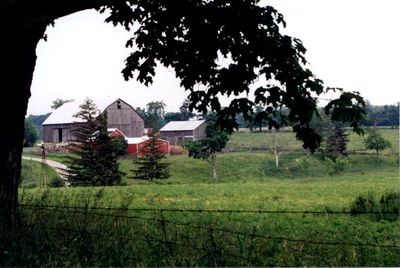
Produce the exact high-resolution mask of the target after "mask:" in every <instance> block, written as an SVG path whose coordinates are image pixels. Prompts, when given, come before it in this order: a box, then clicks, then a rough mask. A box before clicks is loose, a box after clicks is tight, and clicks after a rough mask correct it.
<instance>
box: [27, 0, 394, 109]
mask: <svg viewBox="0 0 400 268" xmlns="http://www.w3.org/2000/svg"><path fill="white" fill-rule="evenodd" d="M261 4H262V5H264V4H268V5H272V6H273V7H275V8H276V9H277V10H278V11H279V12H280V13H282V14H283V15H284V18H285V21H286V23H287V27H286V28H285V29H284V30H283V32H284V33H285V34H288V35H291V36H293V37H296V38H299V39H300V40H302V42H303V44H304V46H305V47H306V48H307V53H306V59H307V60H308V63H309V68H310V69H311V70H312V71H313V73H314V74H315V75H316V76H317V77H318V78H320V79H322V80H323V81H324V84H325V86H330V87H342V88H344V89H345V90H346V91H358V92H360V93H361V95H362V96H363V97H364V98H365V99H367V100H368V101H370V102H371V103H372V104H374V105H384V104H395V103H397V102H399V101H400V86H399V83H398V80H399V78H400V68H399V65H400V50H399V47H400V34H399V31H398V27H399V26H400V16H399V15H398V12H399V11H400V1H399V0H351V1H349V0H334V1H333V0H324V1H321V0H264V1H261ZM105 18H106V16H105V15H104V14H98V13H97V12H96V11H94V10H87V11H82V12H78V13H75V14H72V15H69V16H66V17H63V18H60V19H58V20H56V21H55V26H54V27H52V26H49V27H48V28H47V36H48V40H47V41H44V40H42V41H40V42H39V44H38V46H37V50H36V53H37V56H38V58H37V62H36V67H35V72H34V75H33V81H32V86H31V93H32V97H31V98H30V101H29V105H28V111H27V114H28V115H29V114H35V115H37V114H44V113H48V112H51V108H50V106H51V104H52V101H53V100H55V99H57V98H61V99H83V98H85V97H91V98H98V97H102V96H111V97H119V98H122V99H124V100H126V101H128V102H129V103H131V104H132V105H133V106H134V107H145V106H146V104H147V103H148V102H151V101H164V103H165V104H166V105H167V107H166V111H178V110H179V107H180V106H181V104H182V102H183V100H184V99H185V98H186V96H187V95H188V93H187V92H185V91H184V89H183V88H180V86H179V80H178V79H176V78H175V74H174V72H173V70H171V69H167V68H164V67H157V70H156V76H155V79H154V83H153V84H152V85H151V86H149V87H146V86H144V85H142V84H140V83H139V82H136V81H135V80H130V81H128V82H126V81H125V80H124V79H123V77H122V74H121V70H122V69H123V67H124V60H125V58H126V57H127V56H128V55H129V53H130V50H128V49H126V48H125V42H126V40H128V38H130V36H131V34H130V33H128V32H127V31H125V30H124V29H123V28H122V27H114V26H113V25H111V24H107V23H104V19H105ZM327 98H329V96H327Z"/></svg>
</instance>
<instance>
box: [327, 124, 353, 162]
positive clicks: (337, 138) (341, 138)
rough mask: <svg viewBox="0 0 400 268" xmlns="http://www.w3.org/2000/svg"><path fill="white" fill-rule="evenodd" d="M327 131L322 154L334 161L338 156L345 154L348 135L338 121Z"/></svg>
mask: <svg viewBox="0 0 400 268" xmlns="http://www.w3.org/2000/svg"><path fill="white" fill-rule="evenodd" d="M328 133H329V134H328V136H327V138H326V142H325V143H326V145H325V150H324V154H325V156H326V157H328V158H330V159H332V161H334V162H335V161H336V159H337V158H338V157H339V156H343V155H344V156H345V155H347V142H348V141H349V140H348V139H347V136H348V135H347V134H346V133H345V132H344V129H343V127H342V125H341V124H340V123H335V124H334V127H333V128H331V129H330V131H329V132H328Z"/></svg>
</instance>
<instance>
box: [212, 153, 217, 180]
mask: <svg viewBox="0 0 400 268" xmlns="http://www.w3.org/2000/svg"><path fill="white" fill-rule="evenodd" d="M211 167H212V175H213V178H214V180H217V153H216V152H213V153H211Z"/></svg>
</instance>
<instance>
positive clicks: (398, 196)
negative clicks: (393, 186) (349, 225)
mask: <svg viewBox="0 0 400 268" xmlns="http://www.w3.org/2000/svg"><path fill="white" fill-rule="evenodd" d="M350 212H351V214H352V215H360V214H365V213H370V217H371V218H373V219H376V220H381V219H384V220H388V221H395V220H397V219H398V218H399V217H400V215H399V213H400V192H398V193H394V192H392V193H387V194H384V195H382V196H381V198H380V201H379V202H378V201H377V199H376V198H375V197H374V196H373V195H372V194H371V193H369V194H367V195H366V196H365V195H360V196H358V197H357V198H356V199H355V200H354V202H353V203H352V204H351V206H350Z"/></svg>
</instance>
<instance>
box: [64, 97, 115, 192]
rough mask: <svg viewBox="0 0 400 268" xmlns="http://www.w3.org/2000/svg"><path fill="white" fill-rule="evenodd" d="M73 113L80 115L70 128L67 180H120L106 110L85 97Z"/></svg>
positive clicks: (100, 182) (85, 183) (80, 182)
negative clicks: (72, 154)
mask: <svg viewBox="0 0 400 268" xmlns="http://www.w3.org/2000/svg"><path fill="white" fill-rule="evenodd" d="M79 107H80V109H81V110H80V111H79V112H78V113H77V114H75V115H74V116H75V117H77V118H81V119H83V121H84V122H83V123H81V124H78V125H77V126H76V127H74V128H73V129H72V130H71V133H72V134H73V135H74V136H75V140H74V143H72V145H71V151H72V152H74V153H75V154H76V155H78V157H71V158H70V165H69V173H70V175H69V181H70V182H71V185H73V186H89V185H93V186H105V185H116V184H118V183H120V182H121V176H122V173H121V172H120V171H119V170H118V168H119V165H118V163H117V157H118V156H117V153H116V152H115V146H114V145H113V143H112V139H111V137H110V136H109V135H108V132H107V113H106V112H103V113H101V114H100V115H98V114H99V111H98V109H97V107H96V105H95V103H94V102H93V101H92V100H90V99H86V100H85V101H84V103H83V104H82V105H80V106H79Z"/></svg>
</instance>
